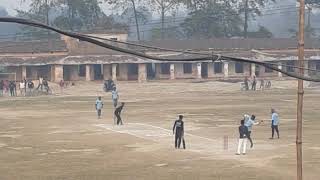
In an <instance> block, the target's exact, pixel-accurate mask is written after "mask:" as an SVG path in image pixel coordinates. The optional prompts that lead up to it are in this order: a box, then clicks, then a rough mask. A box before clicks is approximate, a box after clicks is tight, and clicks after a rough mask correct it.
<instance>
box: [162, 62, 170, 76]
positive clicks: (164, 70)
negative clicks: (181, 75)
mask: <svg viewBox="0 0 320 180" xmlns="http://www.w3.org/2000/svg"><path fill="white" fill-rule="evenodd" d="M161 74H170V64H169V63H165V64H161Z"/></svg>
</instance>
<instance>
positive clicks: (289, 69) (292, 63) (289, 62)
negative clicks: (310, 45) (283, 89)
mask: <svg viewBox="0 0 320 180" xmlns="http://www.w3.org/2000/svg"><path fill="white" fill-rule="evenodd" d="M292 66H294V61H288V62H287V71H288V72H294V68H293V67H292Z"/></svg>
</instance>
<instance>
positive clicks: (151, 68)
mask: <svg viewBox="0 0 320 180" xmlns="http://www.w3.org/2000/svg"><path fill="white" fill-rule="evenodd" d="M155 69H156V68H155V64H151V63H149V64H147V78H148V79H154V78H155V75H156V72H155Z"/></svg>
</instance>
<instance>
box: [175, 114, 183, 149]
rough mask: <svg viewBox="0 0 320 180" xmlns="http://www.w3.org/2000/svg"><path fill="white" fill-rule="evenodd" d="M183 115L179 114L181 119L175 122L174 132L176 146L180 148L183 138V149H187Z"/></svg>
mask: <svg viewBox="0 0 320 180" xmlns="http://www.w3.org/2000/svg"><path fill="white" fill-rule="evenodd" d="M182 119H183V116H182V115H179V119H178V120H176V121H175V122H174V126H173V134H175V141H174V144H175V148H176V149H177V148H180V144H181V140H182V141H183V142H182V143H183V149H186V144H185V141H184V138H183V136H184V122H183V121H182Z"/></svg>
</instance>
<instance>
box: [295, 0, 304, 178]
mask: <svg viewBox="0 0 320 180" xmlns="http://www.w3.org/2000/svg"><path fill="white" fill-rule="evenodd" d="M304 13H305V1H304V0H300V9H299V44H298V62H299V75H300V76H303V75H304V69H303V68H304V20H305V14H304ZM303 94H304V91H303V80H301V79H299V80H298V103H297V137H296V148H297V180H302V109H303Z"/></svg>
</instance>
